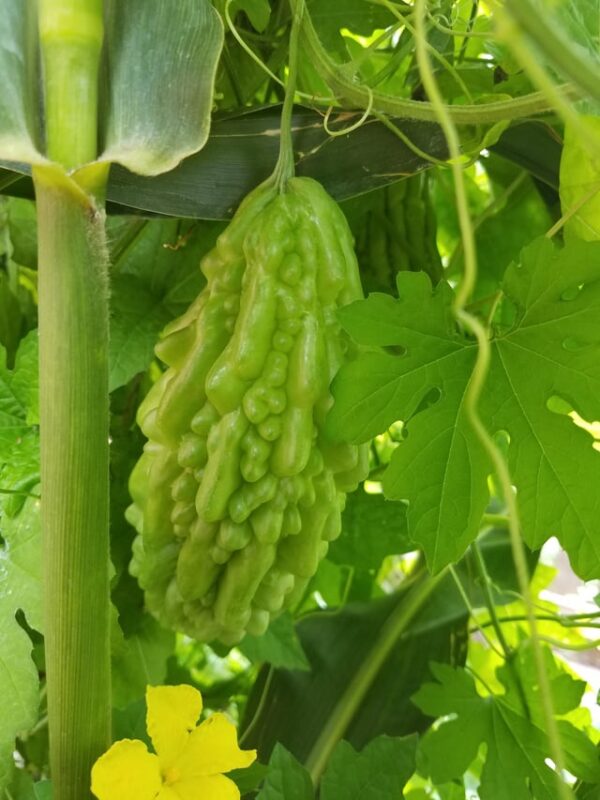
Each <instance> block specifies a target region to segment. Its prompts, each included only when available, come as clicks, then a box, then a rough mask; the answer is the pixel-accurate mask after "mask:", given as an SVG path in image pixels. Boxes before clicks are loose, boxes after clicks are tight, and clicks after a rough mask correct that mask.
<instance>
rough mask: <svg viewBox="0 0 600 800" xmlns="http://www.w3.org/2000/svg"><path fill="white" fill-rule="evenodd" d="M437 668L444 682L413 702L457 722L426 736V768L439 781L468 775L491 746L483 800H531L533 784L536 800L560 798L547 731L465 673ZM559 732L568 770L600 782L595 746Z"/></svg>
mask: <svg viewBox="0 0 600 800" xmlns="http://www.w3.org/2000/svg"><path fill="white" fill-rule="evenodd" d="M431 669H432V672H433V674H434V675H435V677H436V679H437V681H438V682H437V683H429V684H425V685H424V686H422V687H421V689H420V690H419V691H418V692H417V693H416V695H415V696H414V698H413V699H414V701H415V703H416V704H417V705H418V706H419V708H421V709H422V710H423V711H425V712H426V713H427V714H430V715H432V716H444V717H447V716H448V715H451V718H450V720H449V721H444V722H442V723H441V724H440V725H439V727H437V728H435V729H432V730H430V731H429V732H428V733H427V735H426V736H425V737H424V738H423V740H422V743H421V745H420V748H421V753H422V757H423V761H422V764H421V769H425V770H426V773H427V774H429V775H430V776H431V778H432V779H433V781H434V782H436V783H438V782H440V783H444V782H446V781H450V780H452V779H453V778H459V777H462V775H463V774H464V772H466V770H467V769H468V767H469V765H470V764H471V763H472V762H473V761H474V760H475V758H476V757H477V753H478V751H479V747H480V745H481V744H482V743H483V742H485V743H486V744H487V751H486V757H485V765H484V767H483V771H482V774H481V785H480V788H479V794H480V796H481V800H529V798H530V797H531V793H530V788H529V782H531V786H532V788H533V792H534V794H535V797H536V798H539V800H554V798H555V797H556V792H557V788H556V774H555V773H554V772H553V771H552V769H551V768H550V767H549V766H548V765H547V763H546V760H547V758H548V755H549V753H550V752H551V748H550V745H549V743H548V739H547V736H546V733H545V732H544V731H543V730H542V729H540V728H538V727H537V726H536V725H534V724H533V723H532V722H530V721H529V720H528V719H526V718H525V717H523V716H521V715H520V714H517V713H516V712H515V711H513V709H512V708H511V707H510V706H509V705H508V703H507V702H506V700H505V698H504V696H503V695H492V696H488V697H485V698H484V697H481V696H480V695H479V694H478V693H477V690H476V687H475V682H474V679H473V678H472V676H471V675H470V674H469V673H467V672H466V671H465V670H463V669H454V668H452V667H450V666H448V665H446V664H435V665H432V667H431ZM559 729H560V734H561V740H562V745H563V749H564V751H565V754H566V757H567V764H568V769H569V770H570V771H571V772H573V774H575V775H578V776H579V777H583V778H587V779H590V778H591V780H597V779H598V777H600V761H599V760H598V755H597V752H596V751H595V748H594V747H593V745H592V744H591V742H589V740H588V739H587V737H586V736H585V735H584V734H582V733H581V732H580V731H577V730H576V729H575V728H573V726H571V725H570V724H569V723H566V722H559ZM507 764H510V765H511V768H510V770H507V769H506V765H507Z"/></svg>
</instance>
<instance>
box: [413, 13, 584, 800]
mask: <svg viewBox="0 0 600 800" xmlns="http://www.w3.org/2000/svg"><path fill="white" fill-rule="evenodd" d="M426 6H427V2H426V0H415V27H416V30H417V37H416V48H417V62H418V64H419V71H420V73H421V80H422V82H423V86H424V87H425V90H426V92H427V95H428V97H429V98H430V99H431V101H432V103H433V105H434V108H435V110H436V113H437V117H438V120H439V124H440V126H441V127H442V130H443V131H444V134H445V136H446V139H447V142H448V150H449V153H450V166H451V169H452V174H453V176H454V186H455V195H456V205H457V210H458V219H459V225H460V232H461V237H462V240H463V243H464V274H463V276H462V280H461V282H460V284H459V286H458V288H457V292H456V297H455V301H454V305H453V311H454V315H455V318H456V320H457V322H458V323H459V324H461V325H464V326H465V327H466V328H468V329H469V330H470V331H471V332H472V333H473V334H474V336H475V338H476V339H477V359H476V361H475V366H474V367H473V371H472V373H471V377H470V380H469V384H468V386H467V390H466V392H465V399H464V403H465V408H466V412H467V416H468V419H469V422H470V423H471V426H472V428H473V430H474V431H475V433H476V435H477V437H478V438H479V441H480V442H481V444H482V446H483V447H484V448H485V450H486V452H487V454H488V456H489V458H490V460H491V462H492V465H493V467H494V472H495V474H496V475H497V477H498V481H499V484H500V486H501V488H502V493H503V495H504V498H503V499H504V502H505V504H506V508H507V511H508V531H509V534H510V541H511V548H512V554H513V561H514V564H515V571H516V574H517V579H518V583H519V588H520V590H521V595H522V597H523V602H524V604H525V609H526V611H527V618H528V622H529V628H530V634H531V645H532V650H533V655H534V659H535V666H536V673H537V678H538V683H539V687H540V696H541V700H542V707H543V711H544V721H545V724H546V729H547V735H548V741H549V750H550V755H551V757H552V760H553V761H554V764H555V766H556V773H557V775H556V789H557V797H558V798H560V800H571V797H572V794H571V791H570V789H569V787H568V786H567V785H566V784H565V782H564V781H563V771H564V757H563V751H562V743H561V739H560V734H559V730H558V726H557V722H556V718H555V716H554V707H553V702H552V693H551V690H550V682H549V679H548V675H547V674H546V666H545V663H544V655H543V651H542V648H541V646H540V643H539V639H538V634H537V624H536V619H535V613H534V607H533V600H532V597H531V589H530V585H529V583H530V579H529V567H528V564H527V557H526V554H525V546H524V544H523V540H522V537H521V528H520V522H519V510H518V505H517V498H516V495H515V492H514V491H513V488H512V480H511V476H510V471H509V469H508V465H507V463H506V461H505V459H504V456H503V454H502V452H501V451H500V449H499V448H498V446H497V444H496V443H495V441H494V439H493V438H492V436H491V435H490V434H489V432H488V430H487V429H486V427H485V425H484V424H483V422H482V420H481V417H480V416H479V410H478V404H479V399H480V397H481V392H482V391H483V387H484V385H485V381H486V378H487V375H488V372H489V368H490V358H491V352H490V343H489V332H488V329H487V328H486V327H484V326H483V325H482V324H481V322H480V321H479V320H478V319H477V318H476V317H474V316H473V315H471V314H469V313H468V312H467V311H466V305H467V303H468V302H469V299H470V297H471V294H472V291H473V288H474V287H475V284H476V279H477V251H476V249H475V246H474V244H475V241H474V234H473V226H472V223H471V217H470V213H469V207H468V199H467V193H466V188H465V184H464V180H463V175H462V172H461V168H460V163H459V157H460V142H459V138H458V134H457V131H456V127H455V122H456V121H455V120H453V119H452V117H451V116H450V113H449V111H450V109H449V107H448V106H447V105H445V103H444V100H443V97H442V95H441V93H440V90H439V87H438V84H437V81H436V79H435V76H434V73H433V70H432V67H431V63H430V61H429V55H428V53H427V48H426V47H425V39H424V37H425V10H426Z"/></svg>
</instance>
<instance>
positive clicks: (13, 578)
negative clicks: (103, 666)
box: [0, 499, 42, 792]
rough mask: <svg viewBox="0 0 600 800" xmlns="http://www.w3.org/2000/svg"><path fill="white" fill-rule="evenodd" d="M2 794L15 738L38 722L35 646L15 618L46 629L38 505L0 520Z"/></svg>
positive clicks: (33, 502)
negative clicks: (15, 515) (44, 622)
mask: <svg viewBox="0 0 600 800" xmlns="http://www.w3.org/2000/svg"><path fill="white" fill-rule="evenodd" d="M0 536H1V541H2V545H1V546H0V642H2V648H1V651H0V696H1V697H2V714H0V792H1V791H2V790H3V789H4V788H5V787H6V786H7V785H8V782H9V781H10V779H11V775H12V768H13V751H14V749H15V737H16V736H17V735H18V734H19V733H21V732H22V731H26V730H27V729H28V728H31V727H32V726H33V725H34V724H35V722H36V720H37V711H38V704H39V679H38V671H37V668H36V666H35V664H34V663H33V661H32V659H31V651H32V647H33V645H32V643H31V639H30V638H29V636H28V634H27V633H26V631H25V630H24V629H23V628H22V627H21V626H20V625H19V623H18V622H17V620H16V618H15V614H16V613H17V611H19V610H21V611H23V613H24V614H25V616H26V618H27V623H28V625H30V626H31V627H32V628H35V629H36V630H38V631H41V630H42V598H41V594H42V592H41V571H42V554H41V541H40V523H39V501H37V500H31V499H29V500H27V501H26V503H25V506H24V508H23V510H22V511H21V512H20V514H19V515H18V516H17V517H16V518H15V519H10V518H9V517H7V516H6V514H5V515H3V516H2V517H0Z"/></svg>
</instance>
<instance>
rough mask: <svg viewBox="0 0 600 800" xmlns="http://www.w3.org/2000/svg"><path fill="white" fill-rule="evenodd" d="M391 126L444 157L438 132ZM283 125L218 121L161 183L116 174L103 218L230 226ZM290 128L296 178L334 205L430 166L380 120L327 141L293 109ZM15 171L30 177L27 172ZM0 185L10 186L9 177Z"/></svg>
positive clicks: (269, 119) (27, 192) (307, 114)
mask: <svg viewBox="0 0 600 800" xmlns="http://www.w3.org/2000/svg"><path fill="white" fill-rule="evenodd" d="M359 116H360V114H358V113H353V112H347V111H345V112H341V113H339V114H332V115H331V124H332V125H334V126H335V124H336V122H337V123H338V127H340V126H341V125H349V124H351V123H353V122H355V121H356V120H357V119H358V118H359ZM395 124H396V125H397V126H398V127H399V128H400V129H401V130H402V131H403V132H404V133H405V134H406V135H407V136H408V137H409V139H411V140H412V141H413V142H414V143H415V144H416V145H417V146H418V147H419V148H420V149H421V150H424V151H425V152H427V153H430V154H431V155H433V156H435V157H437V158H444V157H445V156H446V152H447V151H446V145H445V140H444V137H443V135H442V133H441V130H440V128H439V127H438V126H437V125H435V124H433V123H427V122H418V121H414V120H395ZM280 125H281V106H273V107H269V108H264V109H258V110H253V111H244V112H243V113H242V114H240V113H237V114H235V115H232V116H228V117H225V118H223V117H222V118H220V119H219V118H218V117H217V118H215V119H214V120H213V123H212V126H211V134H210V136H209V139H208V141H207V143H206V145H205V147H204V148H203V149H202V150H201V151H200V152H199V153H196V154H195V155H193V156H190V157H189V158H186V159H185V160H184V161H183V162H182V163H181V164H180V165H179V166H178V167H176V168H175V169H173V170H171V171H170V172H168V173H166V174H164V175H159V176H156V177H141V176H139V175H134V174H133V173H131V172H128V171H127V170H125V169H124V168H123V167H119V166H118V165H117V166H114V167H113V168H112V169H111V173H110V179H109V185H108V194H107V197H108V201H109V203H108V210H109V211H110V210H111V208H112V210H113V211H116V212H118V213H124V212H126V211H129V212H131V211H134V212H135V213H140V212H142V213H145V212H150V213H155V214H163V215H167V216H174V217H187V218H196V219H207V220H208V219H213V220H214V219H229V218H230V217H231V216H233V213H234V211H235V210H236V209H237V207H238V206H239V204H240V202H241V201H242V199H243V198H244V197H245V196H246V195H247V194H248V192H250V191H251V190H252V189H254V188H255V187H256V186H257V185H258V184H259V183H260V182H261V181H263V180H265V179H266V178H267V177H269V175H271V173H272V171H273V168H274V166H275V163H276V161H277V156H278V152H279V131H280ZM292 126H293V128H292V133H293V139H294V151H295V154H296V171H297V174H298V175H305V176H307V177H311V178H315V179H316V180H318V181H319V182H320V183H322V184H323V185H324V186H325V188H326V189H327V191H328V192H329V193H330V194H331V195H332V196H333V197H334V198H335V199H336V200H342V199H344V198H346V197H352V196H354V195H357V194H361V193H362V192H367V191H369V190H371V189H375V188H378V187H379V186H384V185H386V184H388V183H393V182H394V181H397V180H398V179H399V178H400V177H401V176H403V175H411V174H413V173H415V172H418V171H419V170H420V169H424V168H425V167H427V166H429V162H427V161H426V160H424V159H422V158H421V157H419V156H417V155H415V153H414V152H413V150H411V149H410V148H409V147H407V146H406V145H405V144H404V143H403V142H401V141H400V140H399V139H398V138H397V137H396V135H395V134H394V133H392V132H391V131H390V130H388V128H386V127H385V126H384V125H383V124H382V123H380V122H378V121H377V120H369V121H368V122H366V123H365V124H363V125H361V127H360V128H358V129H357V130H355V131H353V132H351V133H349V134H348V135H345V136H338V137H335V138H331V137H330V136H329V135H328V134H327V133H326V131H325V130H324V128H323V117H322V115H321V114H319V113H318V112H316V111H312V110H309V109H304V108H300V107H297V108H296V110H295V112H294V116H293V119H292ZM348 165H351V167H352V168H351V169H349V168H348ZM342 166H343V167H344V168H341V167H342ZM13 168H14V169H17V168H18V169H20V170H21V171H22V172H23V173H24V174H27V172H28V168H27V167H26V166H24V165H13ZM5 177H6V179H7V180H11V179H12V178H13V177H14V175H13V174H12V173H11V174H6V175H5ZM1 180H2V175H0V181H1ZM5 191H6V192H7V193H10V194H12V195H14V196H18V197H32V196H33V189H32V186H31V182H30V181H29V179H27V180H23V181H21V180H19V181H16V182H15V183H11V184H10V185H8V186H7V187H6V188H5Z"/></svg>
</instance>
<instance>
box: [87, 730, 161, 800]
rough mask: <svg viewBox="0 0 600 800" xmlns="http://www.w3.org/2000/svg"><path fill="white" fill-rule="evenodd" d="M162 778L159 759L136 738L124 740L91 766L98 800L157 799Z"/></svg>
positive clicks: (94, 792) (93, 785)
mask: <svg viewBox="0 0 600 800" xmlns="http://www.w3.org/2000/svg"><path fill="white" fill-rule="evenodd" d="M161 785H162V780H161V777H160V765H159V763H158V758H157V757H156V756H155V755H154V754H153V753H149V752H148V748H147V747H146V745H145V744H144V743H143V742H140V741H138V740H137V739H122V740H121V741H120V742H115V744H113V746H112V747H111V748H110V749H109V750H107V751H106V753H104V755H103V756H100V758H99V759H98V760H97V761H96V763H95V764H94V766H93V767H92V792H93V794H95V795H96V797H97V798H98V800H155V798H156V795H157V794H158V792H159V791H160V788H161Z"/></svg>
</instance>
